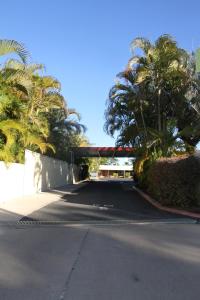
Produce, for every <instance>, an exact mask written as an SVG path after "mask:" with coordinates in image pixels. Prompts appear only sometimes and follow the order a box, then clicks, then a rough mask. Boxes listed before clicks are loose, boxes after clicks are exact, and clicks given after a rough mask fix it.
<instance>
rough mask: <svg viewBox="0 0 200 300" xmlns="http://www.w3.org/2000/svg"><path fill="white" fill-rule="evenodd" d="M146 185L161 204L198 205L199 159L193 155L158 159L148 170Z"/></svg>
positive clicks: (199, 185)
mask: <svg viewBox="0 0 200 300" xmlns="http://www.w3.org/2000/svg"><path fill="white" fill-rule="evenodd" d="M146 187H147V191H148V192H149V193H150V194H151V195H152V196H153V197H154V198H155V199H157V200H158V201H159V202H160V203H161V204H163V205H166V206H176V207H193V206H199V204H200V201H199V200H200V199H199V189H200V163H199V159H197V158H196V157H194V156H182V157H174V158H162V159H159V160H158V161H156V162H154V164H153V165H152V166H151V167H150V168H149V170H148V173H147V176H146Z"/></svg>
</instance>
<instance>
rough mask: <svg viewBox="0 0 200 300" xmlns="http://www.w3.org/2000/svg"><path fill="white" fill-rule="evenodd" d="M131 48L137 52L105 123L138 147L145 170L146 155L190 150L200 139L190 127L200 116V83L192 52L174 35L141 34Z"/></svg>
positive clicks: (112, 98) (113, 97) (126, 142)
mask: <svg viewBox="0 0 200 300" xmlns="http://www.w3.org/2000/svg"><path fill="white" fill-rule="evenodd" d="M138 48H139V50H140V53H141V52H142V54H141V55H136V52H137V49H138ZM131 49H132V51H133V56H132V58H131V59H130V60H129V62H128V65H127V68H126V69H125V71H123V72H121V73H120V74H119V75H118V78H119V81H118V82H117V83H116V84H115V85H114V87H113V88H112V89H111V90H110V93H109V99H108V103H107V110H106V123H105V129H106V131H107V133H108V134H110V135H114V134H115V133H116V132H117V133H118V138H117V144H120V145H132V146H134V147H135V148H136V149H137V155H138V163H139V169H140V170H141V171H142V164H143V162H144V161H145V160H147V159H155V158H158V157H160V156H170V155H173V154H175V153H177V151H179V152H182V151H183V150H188V149H189V148H188V144H189V145H190V146H194V145H196V143H197V142H198V141H199V140H200V135H199V134H197V132H194V130H193V133H191V131H188V128H190V129H191V128H192V125H194V124H196V125H197V123H198V122H199V121H200V119H199V116H198V114H197V113H196V112H195V109H194V108H193V105H192V103H198V99H197V98H198V95H199V86H200V85H199V83H198V82H197V80H196V78H195V76H194V74H195V71H194V64H193V62H192V59H191V56H190V55H188V53H187V52H186V51H184V50H183V49H181V48H178V47H177V44H176V42H175V41H174V40H173V39H172V38H171V37H170V36H169V35H163V36H161V37H159V38H158V39H157V41H156V42H155V44H151V43H150V42H149V41H148V40H147V39H144V38H136V39H134V41H133V42H132V43H131ZM188 94H189V95H190V98H191V99H190V100H189V99H188ZM185 119H186V120H185ZM184 120H185V121H184ZM184 122H185V123H184ZM195 128H197V127H195ZM141 162H142V164H141Z"/></svg>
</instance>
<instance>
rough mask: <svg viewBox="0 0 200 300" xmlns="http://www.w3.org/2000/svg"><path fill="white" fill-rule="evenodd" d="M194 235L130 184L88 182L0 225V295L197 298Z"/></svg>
mask: <svg viewBox="0 0 200 300" xmlns="http://www.w3.org/2000/svg"><path fill="white" fill-rule="evenodd" d="M199 236H200V226H199V225H198V224H197V223H194V220H192V219H185V218H179V217H177V216H176V215H172V214H166V213H163V212H160V211H158V210H157V209H154V208H153V207H152V206H151V205H150V204H148V203H146V202H145V201H144V200H143V199H142V198H141V197H140V196H138V195H137V194H136V193H135V192H134V191H133V190H132V189H131V184H130V183H127V182H91V183H89V184H88V185H87V186H85V187H83V188H82V189H79V190H77V191H74V192H73V193H72V194H66V195H64V196H63V197H62V199H60V200H59V201H58V202H55V203H52V204H50V205H47V206H46V207H44V208H42V209H40V210H38V211H36V212H34V213H33V214H31V215H29V216H27V217H24V220H22V221H21V222H18V223H10V224H9V223H6V222H5V223H2V224H1V225H0V261H1V268H0V299H2V300H27V299H28V300H122V299H123V300H133V299H134V300H188V299H198V298H199V294H200V286H199V278H200V251H199V249H200V239H199Z"/></svg>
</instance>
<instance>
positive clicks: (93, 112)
mask: <svg viewBox="0 0 200 300" xmlns="http://www.w3.org/2000/svg"><path fill="white" fill-rule="evenodd" d="M199 11H200V2H199V1H197V0H196V1H195V0H190V1H180V0H168V1H161V0H160V1H156V0H151V1H148V0H143V1H142V0H140V1H134V0H132V1H131V0H123V1H122V0H121V1H119V0H113V1H112V0H98V1H97V0H96V1H95V0H93V1H92V0H82V1H81V0H78V1H77V0H73V1H69V0H57V1H51V0H49V1H47V0H40V1H39V0H34V1H31V0H29V1H27V0H26V1H25V0H18V1H15V0H13V1H11V0H7V1H4V2H2V3H1V18H0V28H1V38H9V39H16V40H18V41H20V42H23V43H24V44H25V45H26V47H27V48H28V49H29V51H30V52H31V55H32V61H33V62H39V63H40V62H41V63H44V64H45V66H46V70H47V73H48V74H50V75H53V76H55V77H56V78H58V79H59V80H60V82H61V84H62V91H63V94H64V96H65V97H66V99H67V100H68V104H69V106H70V107H73V108H74V107H75V108H76V109H77V110H78V111H79V112H80V113H81V115H82V122H83V123H84V124H86V126H87V128H88V131H87V136H88V137H89V139H90V141H91V142H92V143H94V144H95V145H99V146H101V145H102V146H109V145H110V146H112V145H114V142H115V141H114V140H113V139H112V138H110V137H108V136H107V135H106V134H105V133H104V131H103V124H104V110H105V102H106V99H107V95H108V92H109V89H110V87H111V86H112V85H113V83H114V80H115V75H116V74H117V73H118V72H120V71H121V70H123V68H124V67H125V65H126V63H127V61H128V59H129V57H130V49H129V45H130V42H131V41H132V40H133V39H134V38H135V37H138V36H144V37H147V38H149V39H150V40H152V41H154V40H155V39H156V38H157V37H158V36H159V35H161V34H163V33H169V34H171V35H172V36H174V37H175V38H176V40H177V41H178V43H179V45H180V46H181V47H183V48H186V49H188V50H189V51H191V50H192V47H193V48H197V47H198V46H199V45H200V26H199V25H200V22H199Z"/></svg>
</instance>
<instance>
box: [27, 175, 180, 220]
mask: <svg viewBox="0 0 200 300" xmlns="http://www.w3.org/2000/svg"><path fill="white" fill-rule="evenodd" d="M131 187H132V183H130V182H129V183H127V182H114V181H110V182H108V181H107V182H106V181H103V182H101V181H98V182H89V183H88V184H87V185H85V186H83V187H82V188H81V189H79V190H77V191H74V192H72V193H70V194H69V193H68V194H64V195H62V196H61V199H60V201H57V202H55V203H52V204H50V205H47V206H45V207H44V208H42V209H40V210H38V211H36V212H34V213H32V214H31V215H29V216H27V217H23V218H22V219H21V221H76V222H83V221H114V220H126V221H127V220H132V221H137V220H145V221H148V220H169V219H185V218H183V217H181V216H178V215H175V214H171V213H167V212H162V211H160V210H158V209H157V208H155V207H153V206H152V205H151V204H150V203H148V202H146V200H144V199H143V198H142V197H141V196H140V195H138V193H137V192H135V191H133V190H132V188H131Z"/></svg>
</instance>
